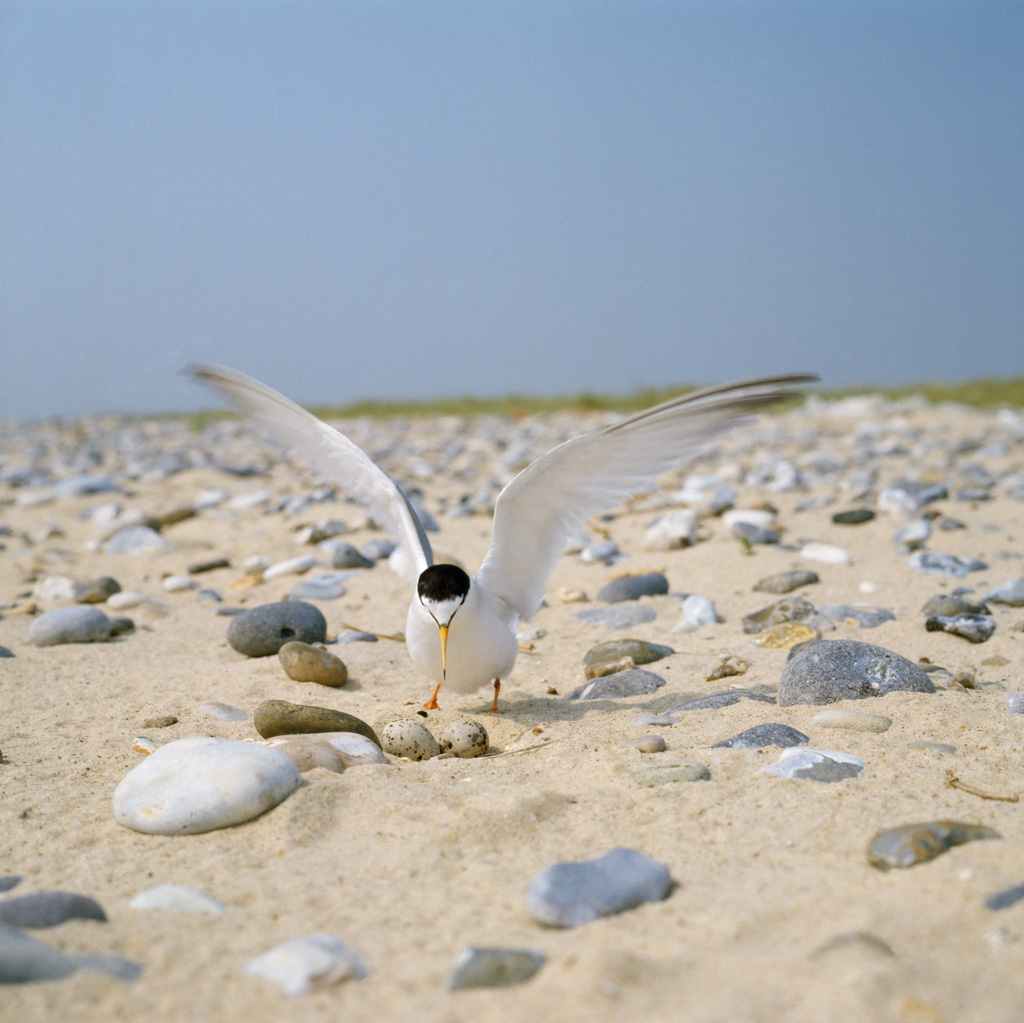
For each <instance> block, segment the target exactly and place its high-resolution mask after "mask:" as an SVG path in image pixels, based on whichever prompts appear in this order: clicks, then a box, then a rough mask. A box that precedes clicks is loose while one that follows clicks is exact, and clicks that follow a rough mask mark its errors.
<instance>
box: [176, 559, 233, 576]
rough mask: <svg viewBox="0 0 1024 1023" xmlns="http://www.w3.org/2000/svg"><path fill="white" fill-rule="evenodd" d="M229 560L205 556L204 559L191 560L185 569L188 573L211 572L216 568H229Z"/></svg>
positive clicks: (200, 573)
mask: <svg viewBox="0 0 1024 1023" xmlns="http://www.w3.org/2000/svg"><path fill="white" fill-rule="evenodd" d="M230 567H231V562H230V561H229V560H228V559H227V558H207V559H206V560H205V561H193V562H192V564H191V565H189V566H188V568H186V569H185V571H186V572H188V574H189V575H202V574H203V573H204V572H213V571H216V570H217V569H218V568H230Z"/></svg>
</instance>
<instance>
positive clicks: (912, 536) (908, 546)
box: [892, 519, 932, 554]
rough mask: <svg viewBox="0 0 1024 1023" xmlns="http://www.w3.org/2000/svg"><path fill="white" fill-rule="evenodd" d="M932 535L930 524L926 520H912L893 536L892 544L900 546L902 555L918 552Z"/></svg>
mask: <svg viewBox="0 0 1024 1023" xmlns="http://www.w3.org/2000/svg"><path fill="white" fill-rule="evenodd" d="M931 535H932V524H931V522H929V520H928V519H914V521H913V522H908V523H907V524H906V525H905V526H904V527H903V528H902V529H900V530H897V531H896V532H895V533H894V534H893V537H892V539H893V543H897V544H899V545H900V550H901V552H902V553H904V554H909V553H910V552H911V551H916V550H919V549H920V548H921V547H923V546H924V545H925V543H926V542H927V540H928V538H929V537H930V536H931Z"/></svg>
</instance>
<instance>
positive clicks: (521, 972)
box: [448, 948, 546, 991]
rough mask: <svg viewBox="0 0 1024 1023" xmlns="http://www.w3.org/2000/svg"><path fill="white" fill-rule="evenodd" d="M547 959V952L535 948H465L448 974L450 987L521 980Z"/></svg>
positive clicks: (521, 981)
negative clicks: (545, 954) (545, 953)
mask: <svg viewBox="0 0 1024 1023" xmlns="http://www.w3.org/2000/svg"><path fill="white" fill-rule="evenodd" d="M545 961H546V960H545V956H544V953H543V952H537V951H535V950H534V949H532V948H464V949H463V950H462V951H461V952H460V953H459V957H458V959H456V961H455V969H454V970H453V971H452V975H451V976H450V977H449V978H448V990H449V991H462V990H464V989H466V988H474V987H510V986H511V985H513V984H522V983H523V981H526V980H529V979H530V978H531V977H532V976H533V975H534V974H535V973H536V972H537V971H538V970H539V969H540V968H541V967H542V966H543V965H544V963H545Z"/></svg>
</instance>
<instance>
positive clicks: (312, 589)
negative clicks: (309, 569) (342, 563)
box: [288, 572, 352, 600]
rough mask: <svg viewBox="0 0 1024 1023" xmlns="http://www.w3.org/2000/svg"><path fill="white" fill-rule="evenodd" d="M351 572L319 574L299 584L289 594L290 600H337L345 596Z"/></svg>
mask: <svg viewBox="0 0 1024 1023" xmlns="http://www.w3.org/2000/svg"><path fill="white" fill-rule="evenodd" d="M351 575H352V573H351V572H318V573H317V574H316V575H314V576H310V577H309V578H308V579H303V580H302V581H301V582H297V583H296V584H295V585H294V586H293V587H292V588H291V590H290V591H289V592H288V599H289V600H337V599H338V597H343V596H345V594H346V592H347V590H346V589H345V580H346V579H348V578H349V577H350V576H351Z"/></svg>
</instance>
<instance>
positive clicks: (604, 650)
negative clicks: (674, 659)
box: [583, 639, 675, 665]
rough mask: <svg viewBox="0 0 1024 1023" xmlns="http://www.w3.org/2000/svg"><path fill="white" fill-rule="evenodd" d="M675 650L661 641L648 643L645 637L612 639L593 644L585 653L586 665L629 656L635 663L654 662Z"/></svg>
mask: <svg viewBox="0 0 1024 1023" xmlns="http://www.w3.org/2000/svg"><path fill="white" fill-rule="evenodd" d="M674 653H675V650H673V649H672V647H670V646H662V644H660V643H648V642H647V641H646V640H643V639H610V640H607V641H606V642H604V643H598V644H597V645H596V646H592V647H591V648H590V649H589V650H588V651H587V652H586V654H585V655H584V657H583V663H584V665H590V664H605V663H607V662H608V661H614V660H618V659H620V658H623V657H628V658H629V659H630V660H631V661H632V662H633V664H634V665H637V664H653V663H654V662H655V661H660V660H661V659H662V658H663V657H671V656H672V654H674Z"/></svg>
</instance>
